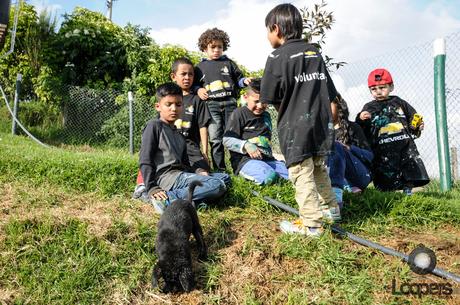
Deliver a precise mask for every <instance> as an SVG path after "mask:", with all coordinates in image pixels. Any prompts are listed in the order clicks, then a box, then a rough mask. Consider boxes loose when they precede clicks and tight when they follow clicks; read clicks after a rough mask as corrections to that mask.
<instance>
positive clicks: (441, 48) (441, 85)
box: [433, 38, 452, 191]
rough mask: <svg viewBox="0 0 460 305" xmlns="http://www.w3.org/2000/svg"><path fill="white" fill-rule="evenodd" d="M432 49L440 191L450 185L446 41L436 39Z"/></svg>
mask: <svg viewBox="0 0 460 305" xmlns="http://www.w3.org/2000/svg"><path fill="white" fill-rule="evenodd" d="M433 49H434V54H433V56H434V108H435V115H436V135H437V143H438V160H439V178H440V183H441V191H448V190H450V189H451V186H452V178H451V169H450V157H449V137H448V131H447V113H446V84H445V68H446V41H445V40H444V38H439V39H436V40H435V41H434V43H433Z"/></svg>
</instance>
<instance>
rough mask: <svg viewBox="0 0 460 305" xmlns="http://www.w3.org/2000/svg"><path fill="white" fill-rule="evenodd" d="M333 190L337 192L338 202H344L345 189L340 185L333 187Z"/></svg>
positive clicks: (336, 198)
mask: <svg viewBox="0 0 460 305" xmlns="http://www.w3.org/2000/svg"><path fill="white" fill-rule="evenodd" d="M332 191H333V192H334V194H335V200H337V203H339V204H341V203H342V202H343V190H342V189H341V188H338V187H333V188H332Z"/></svg>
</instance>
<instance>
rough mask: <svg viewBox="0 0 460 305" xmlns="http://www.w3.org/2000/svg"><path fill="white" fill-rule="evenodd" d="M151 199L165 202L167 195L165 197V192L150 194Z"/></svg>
mask: <svg viewBox="0 0 460 305" xmlns="http://www.w3.org/2000/svg"><path fill="white" fill-rule="evenodd" d="M152 197H153V199H155V200H167V199H168V195H166V192H165V191H163V190H161V191H158V192H156V193H155V194H152Z"/></svg>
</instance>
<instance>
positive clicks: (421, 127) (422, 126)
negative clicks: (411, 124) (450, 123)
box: [418, 122, 425, 131]
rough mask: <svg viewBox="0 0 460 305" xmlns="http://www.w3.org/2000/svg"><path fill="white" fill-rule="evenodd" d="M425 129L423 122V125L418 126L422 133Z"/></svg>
mask: <svg viewBox="0 0 460 305" xmlns="http://www.w3.org/2000/svg"><path fill="white" fill-rule="evenodd" d="M424 128H425V123H423V122H422V123H421V124H420V125H419V126H418V129H420V131H422V130H423V129H424Z"/></svg>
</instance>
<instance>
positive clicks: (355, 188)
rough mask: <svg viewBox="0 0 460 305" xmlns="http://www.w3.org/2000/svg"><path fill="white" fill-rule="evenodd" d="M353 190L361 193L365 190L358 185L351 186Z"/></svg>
mask: <svg viewBox="0 0 460 305" xmlns="http://www.w3.org/2000/svg"><path fill="white" fill-rule="evenodd" d="M351 192H352V193H353V194H360V193H362V192H363V190H362V189H360V188H359V187H357V186H353V187H352V188H351Z"/></svg>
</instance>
